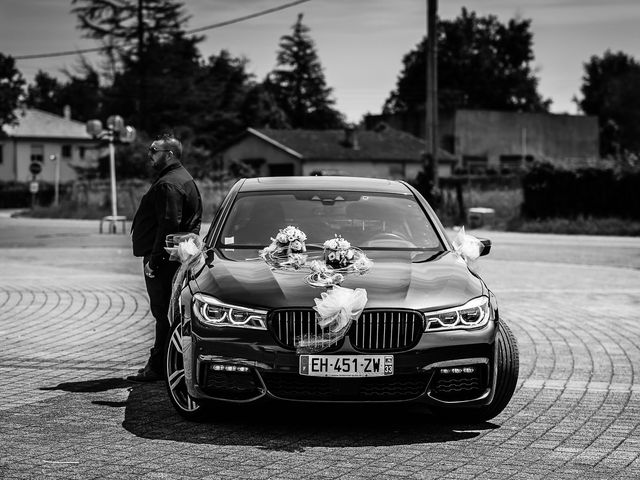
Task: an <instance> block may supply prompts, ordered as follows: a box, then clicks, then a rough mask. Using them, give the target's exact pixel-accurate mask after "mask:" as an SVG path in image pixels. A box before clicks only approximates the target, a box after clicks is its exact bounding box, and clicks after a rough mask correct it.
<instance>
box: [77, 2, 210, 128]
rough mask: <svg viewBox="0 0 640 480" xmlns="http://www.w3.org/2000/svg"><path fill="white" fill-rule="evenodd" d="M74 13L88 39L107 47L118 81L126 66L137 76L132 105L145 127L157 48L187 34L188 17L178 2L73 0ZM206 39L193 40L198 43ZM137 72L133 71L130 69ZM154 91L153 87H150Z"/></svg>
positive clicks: (108, 56)
mask: <svg viewBox="0 0 640 480" xmlns="http://www.w3.org/2000/svg"><path fill="white" fill-rule="evenodd" d="M72 4H73V5H75V7H74V8H73V9H72V12H73V13H75V14H76V15H77V16H78V22H79V28H80V29H81V30H83V31H84V32H85V36H86V37H88V38H94V39H96V40H99V41H100V42H101V43H102V44H103V45H104V46H105V54H106V56H107V59H108V61H109V63H110V66H111V67H110V71H109V75H110V76H111V77H112V78H114V79H115V77H116V76H117V73H118V72H119V71H120V70H121V68H122V67H123V65H124V64H128V67H129V69H130V72H129V73H134V74H135V75H134V77H133V78H130V80H133V84H134V85H135V86H136V94H135V96H134V97H133V98H132V100H133V101H132V105H133V107H134V110H135V112H136V117H137V118H136V121H135V122H132V123H135V124H136V125H137V126H138V128H145V127H146V119H147V118H148V116H149V111H148V108H147V101H148V99H149V96H148V95H147V91H148V90H149V89H150V85H149V83H150V80H149V79H150V78H151V76H152V75H151V72H150V65H149V63H153V62H155V61H157V60H158V59H156V58H154V50H157V46H158V45H165V44H167V43H172V42H173V41H174V39H175V38H176V36H180V35H182V34H183V33H184V31H183V27H184V26H185V24H186V22H187V20H188V18H189V17H188V16H187V15H186V14H185V12H184V5H183V3H182V2H180V1H177V0H72ZM202 39H203V37H196V36H194V37H191V41H192V42H194V43H197V42H199V41H201V40H202ZM132 66H135V70H134V71H131V67H132ZM151 88H153V87H152V86H151Z"/></svg>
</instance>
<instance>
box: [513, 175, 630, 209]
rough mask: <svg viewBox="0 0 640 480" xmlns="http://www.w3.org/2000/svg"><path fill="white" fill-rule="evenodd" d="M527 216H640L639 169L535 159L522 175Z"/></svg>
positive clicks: (523, 207) (524, 206)
mask: <svg viewBox="0 0 640 480" xmlns="http://www.w3.org/2000/svg"><path fill="white" fill-rule="evenodd" d="M522 186H523V196H524V202H523V205H522V215H523V217H525V218H528V219H547V218H557V217H564V218H569V219H575V218H577V217H579V216H583V217H590V216H593V217H619V218H623V219H625V218H626V219H640V171H639V170H637V169H636V170H628V169H614V168H612V167H583V168H577V169H568V168H562V167H556V166H554V165H552V164H550V163H536V164H534V165H533V166H532V167H531V169H530V170H529V171H528V172H527V173H526V174H525V175H524V177H523V178H522Z"/></svg>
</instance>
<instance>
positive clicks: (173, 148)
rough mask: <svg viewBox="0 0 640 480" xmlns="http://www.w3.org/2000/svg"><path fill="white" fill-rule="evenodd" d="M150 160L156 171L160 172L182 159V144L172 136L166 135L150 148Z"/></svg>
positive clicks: (155, 141) (154, 142)
mask: <svg viewBox="0 0 640 480" xmlns="http://www.w3.org/2000/svg"><path fill="white" fill-rule="evenodd" d="M148 155H149V160H150V161H151V166H152V167H153V169H154V170H156V171H158V172H159V171H160V170H163V169H164V168H165V167H167V166H169V165H173V164H174V163H180V159H181V158H182V143H180V140H178V139H177V138H176V137H174V136H173V135H171V134H164V135H162V136H160V137H158V138H157V139H156V140H154V141H153V142H152V143H151V145H150V146H149V153H148Z"/></svg>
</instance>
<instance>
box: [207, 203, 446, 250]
mask: <svg viewBox="0 0 640 480" xmlns="http://www.w3.org/2000/svg"><path fill="white" fill-rule="evenodd" d="M287 225H293V226H295V227H298V228H300V229H301V230H302V231H303V232H304V233H305V234H306V235H307V242H306V243H307V245H308V246H313V245H322V243H324V241H325V240H327V239H329V238H333V237H334V235H341V236H342V237H343V238H345V239H347V240H348V241H349V242H351V244H352V245H354V246H358V247H361V248H365V249H366V248H419V249H442V244H441V242H440V240H439V238H438V235H437V234H436V232H435V230H434V228H433V226H432V224H431V222H430V221H429V219H428V217H427V216H426V214H425V212H424V211H423V210H422V208H421V207H420V205H419V204H418V203H417V202H416V200H415V199H414V198H413V197H411V196H404V195H383V194H380V193H366V192H364V193H363V192H329V191H305V192H287V193H284V192H269V193H266V194H264V193H262V194H258V193H246V194H241V195H238V197H237V198H236V200H235V202H234V205H233V206H232V208H231V210H230V212H229V215H228V216H227V218H226V220H225V223H224V226H223V228H222V231H221V235H220V237H219V238H218V242H217V246H234V247H242V246H246V247H250V246H253V247H256V246H259V247H263V246H266V245H268V244H269V243H270V242H271V237H273V236H275V235H276V234H277V233H278V230H279V229H281V228H284V227H286V226H287Z"/></svg>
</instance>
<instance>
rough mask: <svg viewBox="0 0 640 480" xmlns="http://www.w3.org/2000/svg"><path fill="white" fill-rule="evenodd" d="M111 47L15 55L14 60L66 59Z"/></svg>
mask: <svg viewBox="0 0 640 480" xmlns="http://www.w3.org/2000/svg"><path fill="white" fill-rule="evenodd" d="M109 48H111V47H95V48H83V49H82V50H67V51H66V52H53V53H37V54H34V55H16V56H15V57H13V59H14V60H31V59H34V58H50V57H66V56H67V55H77V54H80V53H89V52H99V51H100V50H108V49H109Z"/></svg>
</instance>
